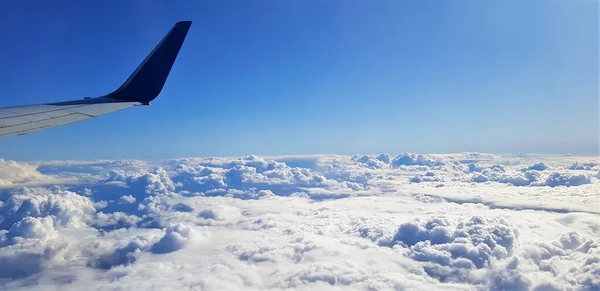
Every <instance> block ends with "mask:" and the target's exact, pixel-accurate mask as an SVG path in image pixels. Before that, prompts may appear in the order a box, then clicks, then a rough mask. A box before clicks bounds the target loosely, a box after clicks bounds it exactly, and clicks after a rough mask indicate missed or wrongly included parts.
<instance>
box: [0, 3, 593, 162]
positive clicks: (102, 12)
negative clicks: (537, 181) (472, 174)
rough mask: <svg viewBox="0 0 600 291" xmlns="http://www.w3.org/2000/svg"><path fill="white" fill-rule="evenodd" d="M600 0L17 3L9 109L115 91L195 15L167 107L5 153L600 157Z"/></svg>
mask: <svg viewBox="0 0 600 291" xmlns="http://www.w3.org/2000/svg"><path fill="white" fill-rule="evenodd" d="M598 9H599V7H598V1H592V0H579V1H543V0H535V1H467V0H461V1H416V0H415V1H314V2H306V1H245V2H237V3H236V2H234V1H169V2H166V1H165V2H158V1H141V0H139V1H70V2H67V1H56V2H55V1H3V2H2V4H0V39H1V40H2V41H1V42H0V63H1V64H2V65H1V66H0V85H1V86H2V98H1V99H0V106H12V105H23V104H35V103H44V102H55V101H64V100H72V99H80V98H82V97H85V96H92V97H94V96H99V95H103V94H105V93H108V92H110V91H112V90H113V89H115V88H116V87H118V86H119V85H120V84H121V83H122V82H123V81H124V80H125V79H126V78H127V77H128V76H129V74H130V73H131V72H132V71H133V70H134V69H135V67H136V66H137V65H138V63H139V62H141V61H142V59H143V58H144V57H145V56H146V55H147V53H148V52H149V51H150V50H151V49H152V48H153V47H154V45H155V44H156V43H157V42H158V41H159V40H160V39H161V38H162V36H163V35H164V34H165V33H166V32H167V31H168V30H169V29H170V28H171V26H172V25H173V24H174V23H175V22H176V21H179V20H192V21H193V24H192V27H191V29H190V32H189V34H188V37H187V40H186V42H185V43H184V46H183V48H182V51H181V53H180V54H179V57H178V59H177V62H176V63H175V66H174V68H173V70H172V72H171V75H170V76H169V79H168V80H167V84H166V86H165V88H164V90H163V92H162V94H161V95H160V96H159V97H158V99H157V100H155V102H154V103H153V104H152V106H150V107H144V108H134V109H131V110H126V111H122V112H117V113H114V114H111V115H106V116H103V117H100V118H97V119H93V120H88V121H84V122H80V123H76V124H71V125H67V126H64V127H61V128H55V129H50V130H46V131H41V132H38V133H33V134H30V135H26V136H22V137H15V138H7V139H0V158H4V159H18V160H38V159H103V158H150V159H154V158H173V157H184V156H240V155H248V154H258V155H280V154H315V153H340V154H355V153H379V152H388V153H398V152H402V151H410V152H422V153H427V152H462V151H482V152H527V153H532V152H539V153H564V152H573V153H578V154H596V153H597V152H598V138H599V100H598V99H599V96H598V94H599V93H598V90H599V88H598V86H599V85H598V82H599V73H598V66H599V56H598V54H599V52H598V36H599V29H598V24H599V23H598V22H599V20H598Z"/></svg>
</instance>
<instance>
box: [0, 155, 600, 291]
mask: <svg viewBox="0 0 600 291" xmlns="http://www.w3.org/2000/svg"><path fill="white" fill-rule="evenodd" d="M598 171H599V168H598V164H597V163H596V162H595V161H594V160H593V159H591V158H586V157H574V156H568V157H567V156H561V157H559V156H523V155H504V156H499V155H490V154H483V153H464V154H456V155H435V154H430V155H429V154H413V153H402V154H399V155H389V154H373V155H357V156H353V157H350V156H333V155H332V156H310V157H302V156H296V157H270V158H269V157H258V156H248V157H242V158H190V159H178V160H170V161H161V162H153V163H150V162H144V161H94V162H73V161H67V162H58V161H56V162H48V163H41V162H40V163H17V162H11V161H1V163H0V181H2V182H1V184H2V185H3V186H4V188H2V189H1V190H0V289H11V290H12V289H15V290H18V289H26V290H37V289H47V288H50V289H52V288H53V286H54V287H56V288H60V289H66V290H81V289H85V288H90V287H92V288H94V289H131V288H134V289H145V288H158V289H161V290H170V289H173V290H175V289H190V288H192V289H193V288H195V289H199V290H242V289H243V290H247V289H250V290H283V289H285V290H290V289H292V290H297V289H302V290H307V289H311V290H312V289H315V290H349V289H356V290H390V289H396V290H424V289H436V290H536V291H538V290H599V289H600V222H599V221H600V219H599V218H600V211H598V210H597V209H598V205H600V197H599V196H598V195H597V193H598V190H600V186H599V185H600V182H599V181H598ZM58 286H60V287H58Z"/></svg>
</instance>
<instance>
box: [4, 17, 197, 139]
mask: <svg viewBox="0 0 600 291" xmlns="http://www.w3.org/2000/svg"><path fill="white" fill-rule="evenodd" d="M191 25H192V22H191V21H180V22H177V23H176V24H175V25H174V26H173V28H171V30H170V31H169V32H168V33H167V34H166V35H165V36H164V37H163V39H162V40H161V41H160V42H159V43H158V45H156V47H155V48H154V49H153V50H152V51H151V52H150V54H149V55H148V56H147V57H146V58H145V59H144V60H143V62H142V63H141V64H140V65H139V66H138V67H137V68H136V70H135V71H134V72H133V73H132V74H131V75H130V76H129V78H128V79H127V80H126V81H125V82H124V83H123V84H122V85H121V86H120V87H119V88H117V89H116V90H115V91H113V92H111V93H109V94H107V95H104V96H101V97H96V98H89V97H88V98H85V99H83V100H75V101H66V102H57V103H47V104H38V105H26V106H15V107H5V108H0V138H4V137H9V136H16V135H24V134H27V133H30V132H34V131H38V130H43V129H47V128H52V127H57V126H61V125H65V124H69V123H73V122H77V121H82V120H87V119H90V118H94V117H97V116H100V115H104V114H108V113H112V112H116V111H120V110H124V109H128V108H131V107H134V106H139V105H150V102H151V101H152V100H154V99H155V98H156V97H157V96H158V95H159V94H160V92H161V91H162V89H163V86H164V84H165V82H166V80H167V77H168V75H169V73H170V71H171V68H172V67H173V64H174V63H175V59H176V58H177V55H178V53H179V50H180V49H181V46H182V45H183V41H184V40H185V37H186V35H187V33H188V30H189V29H190V26H191Z"/></svg>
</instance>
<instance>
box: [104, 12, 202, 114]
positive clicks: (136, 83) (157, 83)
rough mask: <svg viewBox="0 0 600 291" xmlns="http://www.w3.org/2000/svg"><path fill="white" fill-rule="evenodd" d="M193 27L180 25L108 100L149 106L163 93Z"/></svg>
mask: <svg viewBox="0 0 600 291" xmlns="http://www.w3.org/2000/svg"><path fill="white" fill-rule="evenodd" d="M191 25H192V22H191V21H180V22H177V23H176V24H175V25H174V26H173V28H171V30H170V31H169V32H168V33H167V34H166V35H165V37H163V39H162V40H161V41H160V42H159V43H158V45H157V46H156V47H155V48H154V49H153V50H152V52H150V54H149V55H148V56H147V57H146V59H144V61H143V62H142V63H141V64H140V65H139V66H138V67H137V69H136V70H135V71H134V72H133V73H132V74H131V75H130V76H129V78H127V80H126V81H125V83H123V85H121V87H119V88H118V89H117V90H115V91H113V92H112V93H110V94H108V95H106V96H105V97H110V98H113V99H119V100H127V101H135V102H140V103H143V104H146V105H149V104H150V101H152V100H154V99H155V98H156V97H157V96H158V94H160V92H161V91H162V88H163V86H164V85H165V81H166V80H167V77H168V76H169V73H170V72H171V68H172V67H173V63H174V62H175V59H176V58H177V54H178V53H179V50H180V49H181V45H183V41H184V40H185V37H186V35H187V33H188V30H189V29H190V26H191Z"/></svg>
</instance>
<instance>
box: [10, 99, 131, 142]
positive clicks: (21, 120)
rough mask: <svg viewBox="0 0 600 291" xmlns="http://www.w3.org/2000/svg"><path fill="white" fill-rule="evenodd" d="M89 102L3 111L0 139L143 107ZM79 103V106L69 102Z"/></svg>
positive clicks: (11, 108) (126, 103)
mask: <svg viewBox="0 0 600 291" xmlns="http://www.w3.org/2000/svg"><path fill="white" fill-rule="evenodd" d="M99 99H101V98H94V99H89V100H90V101H88V102H80V104H69V103H66V104H61V103H55V104H41V105H28V106H18V107H7V108H0V138H3V137H9V136H16V135H24V134H27V133H30V132H34V131H38V130H42V129H47V128H51V127H57V126H61V125H65V124H69V123H73V122H77V121H81V120H86V119H90V118H94V117H97V116H100V115H104V114H108V113H112V112H116V111H120V110H124V109H127V108H131V107H134V106H138V105H142V103H140V102H129V101H118V100H115V101H114V102H106V101H112V100H106V99H107V98H102V99H104V100H99ZM70 103H77V102H70Z"/></svg>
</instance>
